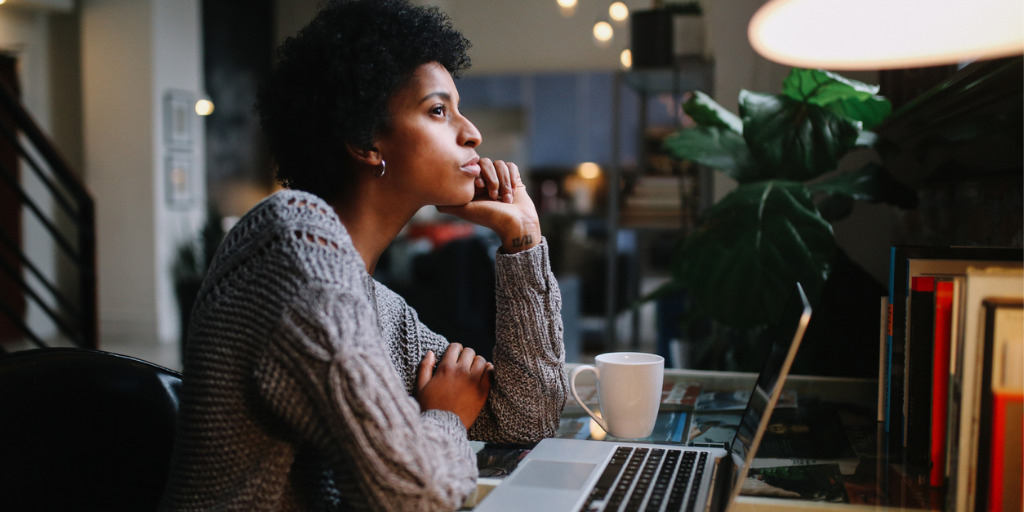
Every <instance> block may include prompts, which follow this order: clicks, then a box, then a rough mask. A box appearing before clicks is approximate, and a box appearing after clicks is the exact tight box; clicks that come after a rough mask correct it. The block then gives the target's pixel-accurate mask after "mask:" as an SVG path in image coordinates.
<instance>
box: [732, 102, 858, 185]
mask: <svg viewBox="0 0 1024 512" xmlns="http://www.w3.org/2000/svg"><path fill="white" fill-rule="evenodd" d="M740 115H741V117H742V119H743V138H744V139H746V141H747V148H748V149H749V150H750V154H751V155H752V156H753V157H754V160H755V161H757V163H758V164H760V165H761V166H763V167H764V168H765V171H766V172H767V173H769V175H770V176H771V177H772V178H776V179H786V180H795V181H807V180H810V179H813V178H816V177H818V176H820V175H822V174H824V173H825V172H828V171H831V170H833V169H835V167H836V163H837V162H838V161H839V159H840V158H842V156H843V155H845V154H846V153H847V152H848V151H849V150H850V148H852V147H854V145H855V144H856V142H857V135H858V133H859V132H860V126H859V125H860V123H859V122H856V121H850V120H848V119H845V118H843V117H840V116H838V115H836V114H835V113H833V112H830V111H829V110H827V109H825V108H823V107H820V106H818V105H813V104H810V103H804V102H801V101H797V100H794V99H793V98H790V97H789V96H786V95H774V94H764V93H757V92H751V91H747V90H744V91H741V92H740Z"/></svg>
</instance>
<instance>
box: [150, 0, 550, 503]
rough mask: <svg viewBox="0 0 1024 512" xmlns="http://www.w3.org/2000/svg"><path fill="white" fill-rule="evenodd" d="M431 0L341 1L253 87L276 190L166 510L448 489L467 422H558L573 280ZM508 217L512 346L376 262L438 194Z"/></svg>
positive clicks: (247, 219) (207, 329) (221, 278)
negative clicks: (498, 143)
mask: <svg viewBox="0 0 1024 512" xmlns="http://www.w3.org/2000/svg"><path fill="white" fill-rule="evenodd" d="M468 46H469V43H468V41H466V40H465V39H464V38H463V37H462V35H461V34H459V33H458V32H457V31H455V30H454V29H453V28H452V26H451V23H450V21H449V20H448V19H447V17H445V16H444V15H443V14H441V13H440V12H438V11H437V10H436V9H433V8H424V7H416V6H411V5H408V4H407V3H405V2H404V1H400V0H336V1H332V2H329V3H328V4H326V5H325V7H324V8H323V9H322V10H321V12H320V13H319V14H318V15H317V17H316V18H315V19H314V20H313V21H312V22H311V23H310V24H309V25H308V26H307V27H306V28H305V29H303V30H302V31H301V32H300V33H299V34H298V35H297V36H295V37H293V38H290V39H289V40H287V41H286V42H285V43H284V45H283V46H282V47H281V48H280V50H279V55H278V62H277V66H276V68H275V70H274V71H273V73H272V74H271V77H270V78H269V79H268V81H267V82H266V83H265V85H264V87H263V88H262V89H261V91H260V94H259V97H258V98H257V110H258V111H259V113H260V116H261V120H262V122H263V126H264V130H265V132H266V134H267V139H268V142H269V145H270V149H271V151H272V153H273V155H274V157H275V160H276V162H277V165H278V178H279V180H281V181H282V183H284V184H285V185H287V186H288V187H289V188H290V190H285V191H282V192H279V193H277V194H275V195H273V196H271V197H269V198H267V199H266V200H264V201H263V202H262V203H260V204H259V205H258V206H256V207H255V208H253V210H252V211H250V212H249V213H247V214H246V215H245V216H244V217H243V218H242V220H241V221H240V222H239V223H238V224H237V225H236V226H235V228H234V229H233V230H232V231H231V233H229V235H228V236H227V238H226V240H225V241H224V243H223V244H222V246H221V248H220V250H219V251H218V254H217V256H216V257H215V259H214V263H213V265H212V268H211V270H210V272H209V274H208V277H207V279H206V281H205V283H204V284H203V289H202V291H201V292H200V295H199V298H198V300H197V304H196V307H195V309H194V312H193V315H192V324H191V326H190V328H189V344H188V353H187V355H186V362H185V376H184V384H183V389H182V403H181V418H180V422H179V427H178V434H177V436H178V437H177V441H176V445H175V453H174V458H173V463H172V469H171V476H170V478H169V483H168V487H167V492H166V493H165V496H164V503H163V508H164V509H166V510H209V509H217V510H222V509H223V510H246V511H252V510H351V509H383V510H444V509H448V510H451V509H455V508H457V507H459V505H460V504H461V503H462V502H463V500H464V499H465V498H466V497H467V496H468V495H469V494H470V493H471V492H472V491H474V489H475V479H476V474H477V468H476V463H475V456H474V453H473V451H472V449H471V448H470V445H469V443H468V438H475V439H482V440H488V441H499V442H517V443H521V442H532V441H536V440H538V439H540V438H542V437H545V436H550V435H552V434H553V433H554V432H555V430H556V429H557V426H558V419H559V415H560V412H561V409H562V406H563V405H564V402H565V397H566V387H567V382H566V376H565V370H564V361H563V359H564V355H563V346H562V325H561V320H560V317H559V308H560V301H561V299H560V296H559V293H558V287H557V284H556V282H555V279H554V276H553V275H552V273H551V270H550V267H549V264H548V255H547V245H546V242H545V241H544V239H543V238H542V236H541V232H540V227H539V223H538V219H537V213H536V210H535V208H534V206H533V203H532V201H531V200H530V197H529V196H528V195H527V192H526V189H525V188H524V186H523V183H522V180H521V179H520V175H519V171H518V168H517V167H516V165H514V164H511V163H505V162H492V161H490V160H488V159H482V158H479V156H478V155H477V152H476V149H477V147H478V146H479V145H480V143H481V135H480V133H479V132H478V131H477V129H476V127H475V126H473V124H472V123H471V122H470V121H469V120H468V119H466V118H465V117H464V116H463V115H462V114H461V113H460V112H459V108H458V102H459V95H458V90H457V89H456V87H455V84H454V82H453V80H452V74H453V73H455V74H457V73H459V72H460V71H462V70H463V69H465V68H466V67H468V65H469V59H468V57H467V56H466V53H465V52H466V49H467V48H468ZM427 205H437V207H438V209H439V210H441V211H442V212H446V213H449V214H452V215H455V216H457V217H461V218H463V219H466V220H468V221H470V222H474V223H477V224H480V225H483V226H486V227H488V228H491V229H492V230H494V231H495V232H496V233H497V234H498V235H499V237H500V238H501V240H502V246H501V249H500V251H499V254H498V255H497V256H496V259H497V263H496V273H497V286H496V288H497V291H496V293H497V304H498V318H497V326H498V327H497V333H496V335H497V342H496V345H495V349H494V361H493V362H487V361H485V360H484V359H483V358H482V357H479V356H477V355H475V353H474V352H473V350H472V349H469V348H465V347H463V346H462V345H460V344H458V343H451V344H449V342H448V341H447V340H445V339H443V338H442V337H441V336H439V335H437V334H435V333H433V332H431V331H430V330H429V329H428V328H427V327H426V326H424V325H423V324H421V323H420V322H419V321H418V320H417V317H416V313H415V312H414V311H412V310H411V309H410V308H409V307H408V305H407V304H406V303H405V302H404V301H403V300H402V299H401V298H400V297H398V296H397V295H396V294H395V293H393V292H392V291H391V290H389V289H387V288H386V287H385V286H383V285H382V284H380V283H378V282H376V281H374V280H373V278H372V277H371V276H372V273H373V270H374V266H375V265H376V263H377V260H378V259H379V258H380V256H381V254H382V253H383V252H384V250H385V249H386V248H387V246H388V244H389V243H391V241H392V240H393V239H394V238H395V237H396V236H397V235H398V233H399V231H400V230H401V229H402V227H403V226H404V225H405V224H406V223H407V222H408V221H409V220H410V219H411V218H412V216H413V214H414V213H415V212H416V211H417V210H418V209H419V208H421V207H423V206H427Z"/></svg>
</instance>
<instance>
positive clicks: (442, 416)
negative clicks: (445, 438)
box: [420, 409, 466, 439]
mask: <svg viewBox="0 0 1024 512" xmlns="http://www.w3.org/2000/svg"><path fill="white" fill-rule="evenodd" d="M420 416H421V417H423V418H424V419H428V420H430V421H432V422H434V423H436V424H437V425H438V426H439V427H441V430H443V431H444V433H445V434H447V435H449V436H452V437H461V438H463V439H466V426H465V425H463V424H462V420H460V419H459V415H457V414H455V413H454V412H451V411H442V410H441V409H428V410H426V411H423V412H421V413H420Z"/></svg>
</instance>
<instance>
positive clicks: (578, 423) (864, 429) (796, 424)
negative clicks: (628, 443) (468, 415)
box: [471, 365, 930, 512]
mask: <svg viewBox="0 0 1024 512" xmlns="http://www.w3.org/2000/svg"><path fill="white" fill-rule="evenodd" d="M570 366H571V365H570ZM569 371H570V372H571V368H570V369H569ZM756 377H757V375H756V374H752V373H731V372H707V371H697V370H675V369H667V370H666V371H665V382H666V385H665V390H666V392H665V395H664V396H663V398H666V397H667V396H668V394H669V393H673V392H674V395H673V396H674V397H679V396H680V395H682V390H684V389H687V388H691V386H690V384H691V383H696V384H699V389H700V391H702V392H708V391H715V392H726V393H723V394H721V395H722V396H723V397H725V398H728V396H729V395H730V394H731V393H729V392H732V391H736V390H740V391H746V392H749V390H750V389H751V388H752V387H753V385H754V381H755V379H756ZM576 384H577V389H578V390H580V391H581V396H586V391H585V390H587V389H588V388H590V389H592V388H593V386H594V381H593V373H591V372H584V373H583V374H581V375H579V376H578V377H577V383H576ZM690 390H691V394H692V391H693V389H692V388H691V389H690ZM705 396H710V395H707V394H705ZM787 397H788V398H787ZM738 398H740V402H741V403H743V404H745V400H746V397H738ZM786 400H789V403H788V404H783V402H785V401H786ZM686 401H687V400H683V402H686ZM588 402H590V400H588ZM677 402H678V401H677V400H663V403H662V408H661V410H660V412H659V419H658V425H657V426H656V427H655V432H654V433H653V434H652V436H651V437H650V438H647V439H645V440H643V441H644V442H655V443H659V442H660V443H672V442H679V441H685V440H687V439H690V440H698V441H699V440H712V441H713V440H715V439H716V437H715V436H716V435H720V436H724V435H726V434H727V438H729V439H731V432H730V431H727V430H726V429H722V431H720V432H717V433H716V432H715V431H714V428H707V427H706V426H707V425H708V424H709V423H711V424H713V422H709V421H707V420H706V419H705V418H706V416H708V415H711V414H718V415H720V416H724V415H728V414H732V415H733V416H735V417H738V416H739V414H740V413H742V410H740V411H738V412H734V413H725V412H714V413H713V412H711V411H708V410H707V407H706V406H705V402H704V401H703V400H702V401H701V402H699V403H692V402H691V403H690V404H689V405H688V404H686V403H677ZM780 404H783V405H781V406H780V408H778V409H776V412H775V414H773V420H774V419H775V418H778V421H777V422H776V421H773V426H775V431H774V433H770V434H766V438H765V441H764V442H763V443H762V445H761V447H760V448H759V450H758V455H757V459H756V460H755V462H754V465H753V467H754V468H758V469H760V470H761V471H762V472H765V473H770V472H771V471H778V470H768V471H764V469H763V468H770V467H780V466H789V467H793V468H799V469H797V470H795V471H793V472H802V473H810V474H812V475H814V476H815V477H818V478H819V479H820V478H825V479H826V480H827V479H828V477H830V476H832V475H834V476H835V478H834V479H833V481H834V482H835V485H832V486H828V485H826V486H825V487H826V489H824V490H823V489H821V488H820V487H819V488H818V489H816V493H811V492H808V491H806V489H805V493H804V496H805V497H803V498H794V499H784V498H769V497H759V496H748V495H744V496H740V498H739V500H738V501H737V502H736V503H735V507H734V508H733V510H734V511H755V510H756V511H764V510H779V511H782V510H798V511H799V510H842V511H851V512H856V511H860V510H878V509H879V507H880V506H881V507H883V508H886V509H887V510H898V509H900V508H911V509H917V508H929V507H928V505H927V503H928V502H929V499H930V497H928V496H926V494H927V493H922V492H920V491H919V490H913V489H910V488H909V487H908V486H906V485H903V484H902V483H900V484H894V483H893V482H894V481H900V480H899V478H893V477H894V476H896V477H898V476H899V475H892V474H891V473H892V471H890V470H889V469H888V465H887V464H885V463H883V457H881V456H880V450H879V449H878V446H877V443H876V442H875V441H876V439H878V435H877V429H878V426H879V423H878V421H877V418H878V383H877V381H876V380H874V379H848V378H830V377H808V376H799V375H796V376H790V377H789V378H788V379H787V381H786V387H785V391H784V397H783V399H782V400H780ZM588 405H589V403H588ZM592 408H593V409H595V410H596V407H592ZM724 423H725V422H724V421H723V422H722V424H724ZM772 435H774V437H770V436H772ZM701 436H705V437H706V438H708V439H704V438H701ZM557 437H569V438H578V439H594V440H603V441H611V440H616V439H614V438H611V437H610V436H606V435H605V433H604V431H603V430H602V429H601V428H600V427H598V426H597V425H596V424H594V422H593V421H592V420H591V419H590V418H589V417H588V416H587V415H586V413H585V412H583V410H582V409H581V408H580V407H579V405H578V404H576V402H575V400H574V399H573V398H572V397H571V396H570V397H569V400H568V403H567V404H566V407H565V410H564V411H563V413H562V421H561V424H560V427H559V431H558V433H557ZM823 440H824V441H823ZM476 447H477V448H478V454H479V455H481V462H482V465H481V475H482V477H481V478H480V481H479V484H478V499H481V500H482V499H483V498H484V497H486V494H487V493H488V492H489V491H490V490H491V489H493V488H494V486H495V485H497V484H498V483H500V482H501V476H500V473H501V470H497V471H495V470H494V469H493V468H494V467H495V466H498V465H499V464H497V463H496V464H493V465H488V464H487V463H486V462H484V460H485V459H487V458H488V456H489V455H490V456H494V454H497V457H499V458H502V457H504V458H505V459H506V460H512V461H513V462H512V463H511V464H507V463H505V462H504V461H500V462H502V463H505V464H506V466H505V468H504V469H505V470H506V471H510V470H511V467H514V462H515V460H516V457H519V456H522V455H524V454H525V453H524V452H519V453H518V455H517V454H515V452H514V450H515V448H514V447H491V446H487V447H485V445H483V444H482V443H476ZM502 450H505V452H504V453H505V454H511V455H504V454H503V452H502ZM491 460H492V461H493V460H494V459H493V458H492V459H491ZM786 471H789V470H786ZM495 472H497V473H499V475H498V476H493V473H495ZM878 474H886V475H887V477H888V478H887V479H883V480H885V481H886V482H887V483H886V484H885V485H884V486H883V485H882V484H880V483H879V482H880V480H879V479H878V478H876V475H878ZM840 475H841V476H840ZM810 494H818V495H819V497H823V496H826V495H827V496H830V497H831V498H832V499H837V500H845V502H843V503H830V502H826V501H812V500H810V499H808V498H806V496H807V495H810ZM885 495H888V496H889V497H888V499H885V498H883V496H885ZM471 504H472V503H471ZM886 505H888V506H886Z"/></svg>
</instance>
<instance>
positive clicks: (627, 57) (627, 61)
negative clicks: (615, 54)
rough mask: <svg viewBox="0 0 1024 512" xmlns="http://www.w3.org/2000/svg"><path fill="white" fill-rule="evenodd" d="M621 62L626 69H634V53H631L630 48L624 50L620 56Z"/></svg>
mask: <svg viewBox="0 0 1024 512" xmlns="http://www.w3.org/2000/svg"><path fill="white" fill-rule="evenodd" d="M619 62H621V63H622V67H624V68H626V69H629V68H631V67H633V52H631V51H629V48H626V49H625V50H622V53H620V54H619Z"/></svg>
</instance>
